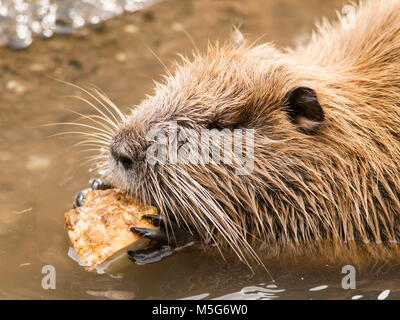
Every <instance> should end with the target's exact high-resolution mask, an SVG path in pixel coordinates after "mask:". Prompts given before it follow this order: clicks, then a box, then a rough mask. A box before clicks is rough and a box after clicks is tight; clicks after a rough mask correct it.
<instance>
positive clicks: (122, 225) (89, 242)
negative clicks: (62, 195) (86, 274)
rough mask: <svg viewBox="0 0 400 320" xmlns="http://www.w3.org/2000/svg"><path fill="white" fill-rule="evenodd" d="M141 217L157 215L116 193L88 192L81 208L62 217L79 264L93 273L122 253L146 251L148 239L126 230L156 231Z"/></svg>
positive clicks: (108, 191)
mask: <svg viewBox="0 0 400 320" xmlns="http://www.w3.org/2000/svg"><path fill="white" fill-rule="evenodd" d="M144 214H157V209H156V208H155V207H152V206H144V205H143V204H142V203H140V202H137V201H135V200H133V199H131V198H130V197H129V196H128V195H126V194H124V193H122V192H121V191H120V190H118V189H108V190H96V191H91V192H89V193H88V194H87V195H86V196H85V202H84V205H83V206H82V207H78V208H75V209H73V210H70V211H68V212H67V213H66V214H65V221H66V223H67V228H68V235H69V237H70V239H71V242H72V245H73V246H74V248H75V250H76V253H77V255H78V257H79V260H80V261H81V263H82V264H83V265H84V266H85V268H86V269H87V270H93V269H95V268H96V267H97V266H99V265H100V264H101V263H103V262H104V261H106V260H109V259H110V258H111V257H114V256H115V255H116V254H117V253H119V252H121V251H122V250H128V249H129V250H133V251H135V250H139V249H143V248H145V247H147V246H148V245H149V243H150V240H149V239H146V238H144V237H141V236H139V235H137V234H135V233H133V232H131V231H130V230H129V229H130V228H131V227H140V228H152V229H157V228H156V227H155V226H153V225H152V224H151V223H149V222H148V221H147V220H146V219H144V218H141V217H142V216H143V215H144Z"/></svg>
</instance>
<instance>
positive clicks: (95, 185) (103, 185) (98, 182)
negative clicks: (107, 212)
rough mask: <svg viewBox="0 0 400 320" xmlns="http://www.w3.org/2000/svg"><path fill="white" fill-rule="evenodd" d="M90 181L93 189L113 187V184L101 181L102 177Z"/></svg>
mask: <svg viewBox="0 0 400 320" xmlns="http://www.w3.org/2000/svg"><path fill="white" fill-rule="evenodd" d="M89 182H90V183H91V188H92V190H107V189H112V188H113V186H112V185H111V184H109V183H105V182H104V181H101V180H100V179H93V180H91V181H89Z"/></svg>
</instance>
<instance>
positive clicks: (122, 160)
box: [118, 156, 133, 170]
mask: <svg viewBox="0 0 400 320" xmlns="http://www.w3.org/2000/svg"><path fill="white" fill-rule="evenodd" d="M118 161H119V162H120V163H121V164H122V166H123V167H124V169H125V170H130V169H132V168H133V161H132V160H131V159H130V158H128V157H125V156H122V157H120V158H119V159H118Z"/></svg>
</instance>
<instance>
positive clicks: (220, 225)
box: [99, 0, 400, 261]
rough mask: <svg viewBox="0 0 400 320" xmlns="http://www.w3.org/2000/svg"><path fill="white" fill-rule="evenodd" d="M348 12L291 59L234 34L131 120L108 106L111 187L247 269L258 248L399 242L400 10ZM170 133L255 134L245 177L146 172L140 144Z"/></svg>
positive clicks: (205, 169)
mask: <svg viewBox="0 0 400 320" xmlns="http://www.w3.org/2000/svg"><path fill="white" fill-rule="evenodd" d="M354 8H355V14H354V15H352V14H351V12H350V14H349V15H347V16H346V17H341V18H339V20H338V21H337V22H334V23H328V22H324V23H323V24H322V25H319V26H317V31H316V32H315V33H313V35H312V38H311V40H310V42H309V44H307V45H305V46H300V47H298V48H296V49H285V50H280V49H277V48H276V47H275V46H274V45H273V44H271V43H266V44H262V45H254V44H248V43H247V42H246V41H245V40H244V39H243V37H242V36H241V34H240V33H239V32H238V31H235V32H234V35H235V37H234V38H235V39H234V41H230V42H227V43H225V44H219V43H215V44H213V45H209V48H208V51H207V53H206V54H204V55H202V54H199V53H197V52H196V53H195V54H194V57H193V59H186V58H183V60H182V62H181V63H178V64H177V66H176V70H175V73H174V74H173V75H172V74H168V76H167V77H165V81H164V82H163V83H160V84H157V85H156V88H155V93H154V94H153V95H152V96H148V97H147V99H146V100H144V101H143V102H142V103H141V104H140V105H139V106H137V107H136V108H134V109H133V110H132V112H131V113H130V114H129V115H127V116H125V115H123V114H121V113H120V112H119V111H118V110H117V108H116V107H115V106H114V105H112V103H111V102H110V101H109V100H106V101H105V102H107V103H108V104H109V105H111V106H112V109H113V110H115V117H113V118H112V117H111V116H110V117H109V118H110V119H109V120H110V121H109V122H111V120H112V122H113V124H112V125H113V127H112V128H108V127H109V126H110V125H109V124H107V125H105V127H107V130H105V131H108V132H102V133H100V135H99V140H101V141H100V142H99V143H104V144H105V145H106V147H107V152H106V153H107V154H106V155H105V157H106V160H105V163H104V165H105V168H106V169H107V170H106V171H107V172H108V174H106V176H105V179H106V180H107V182H110V183H111V184H112V185H115V186H118V187H119V188H122V189H124V190H126V191H128V192H129V193H131V194H132V195H133V196H134V197H136V198H137V199H139V200H141V201H144V202H149V203H151V204H154V205H157V206H158V207H159V209H160V211H161V213H162V214H163V215H164V216H165V218H166V224H167V225H168V224H169V221H171V220H174V221H175V223H177V224H178V225H179V226H180V228H183V229H188V230H189V231H191V232H193V233H196V234H197V235H198V236H199V237H200V238H201V239H202V240H203V241H208V240H210V239H211V240H212V241H214V242H215V243H216V244H217V245H218V246H220V247H222V246H224V245H225V246H229V247H231V248H232V249H233V250H234V251H235V252H236V254H237V255H238V256H239V257H240V258H241V259H243V260H246V261H250V260H249V257H253V258H255V259H257V254H256V249H257V248H258V247H259V244H260V243H262V244H264V245H265V246H266V247H267V248H269V250H276V249H278V250H280V249H282V248H287V247H291V248H295V250H294V251H296V252H302V250H303V249H304V248H309V247H314V248H315V247H318V244H319V243H325V242H326V241H331V242H332V243H336V242H343V243H350V242H352V241H353V240H354V241H355V242H357V241H359V242H361V243H365V242H369V241H370V242H374V243H391V244H393V243H396V242H397V241H399V240H400V223H399V221H400V200H399V198H398V194H399V193H400V1H398V0H380V1H364V2H361V3H360V4H358V5H357V6H355V7H354ZM104 99H106V98H104ZM171 122H172V123H176V124H177V126H178V130H179V131H180V132H186V131H188V132H197V133H199V134H200V132H201V130H204V129H210V130H211V129H214V132H215V130H218V132H221V133H222V135H224V134H225V133H226V132H233V131H232V130H234V129H254V155H253V157H254V165H253V167H252V170H250V171H249V172H248V173H247V174H237V172H236V169H237V165H235V164H227V163H224V162H223V161H222V162H221V163H220V164H213V163H206V164H204V163H202V162H201V161H198V162H197V163H187V164H175V163H171V161H167V162H165V163H160V162H158V163H156V164H154V165H151V164H149V162H148V159H147V157H146V155H147V151H148V149H149V148H150V147H151V146H152V143H151V142H150V141H148V139H147V138H146V134H147V133H148V132H149V130H155V129H159V130H161V132H165V133H167V132H168V130H169V125H170V123H171ZM108 129H110V130H108ZM111 129H112V130H111ZM223 129H229V130H228V131H224V130H223ZM227 134H229V133H227ZM179 147H181V145H179ZM211 147H212V146H211ZM167 229H168V228H167ZM134 231H135V232H141V233H143V234H144V235H145V236H148V237H150V238H151V237H154V236H155V235H154V234H148V233H146V230H134ZM172 231H173V230H172ZM157 236H160V235H159V234H158V235H157ZM170 238H171V237H170Z"/></svg>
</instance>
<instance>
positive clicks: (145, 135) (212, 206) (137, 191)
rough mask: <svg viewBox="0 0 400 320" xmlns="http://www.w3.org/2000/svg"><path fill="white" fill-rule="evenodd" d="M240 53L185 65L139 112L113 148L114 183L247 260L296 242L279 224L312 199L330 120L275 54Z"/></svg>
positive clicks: (219, 51) (237, 49)
mask: <svg viewBox="0 0 400 320" xmlns="http://www.w3.org/2000/svg"><path fill="white" fill-rule="evenodd" d="M234 43H235V44H234V45H232V44H226V45H223V46H219V45H218V44H216V45H214V46H210V47H209V49H208V52H207V54H206V55H195V57H194V58H193V60H192V61H188V60H186V59H184V61H183V63H182V64H180V65H178V66H177V70H176V72H175V74H174V75H173V76H172V75H170V76H168V77H166V78H165V82H164V83H163V84H158V85H157V86H156V88H155V93H154V95H153V96H149V97H148V98H147V99H146V100H145V101H143V102H142V103H141V104H140V106H138V107H137V108H135V109H133V110H132V112H131V114H130V115H129V116H127V118H126V120H125V121H123V122H122V123H121V124H120V126H119V129H118V130H117V132H116V133H115V135H114V136H113V138H112V141H111V144H110V157H109V167H110V171H111V174H110V177H109V178H110V179H111V182H112V183H113V184H114V185H116V186H118V187H120V188H122V189H124V190H127V191H129V192H130V193H131V194H132V195H133V196H134V197H136V198H138V199H139V200H141V201H145V202H148V203H152V204H154V205H157V206H158V207H159V208H160V211H161V212H162V213H163V214H165V215H166V216H167V217H168V218H171V217H173V218H174V219H175V220H176V221H177V222H178V223H180V225H182V226H183V227H188V228H191V229H196V231H197V232H198V233H199V234H200V235H201V236H202V237H203V238H204V239H206V238H212V239H213V240H214V241H215V242H217V243H218V244H222V243H228V244H229V245H230V246H231V247H232V248H233V249H234V250H235V251H236V252H237V253H238V254H239V255H240V256H241V257H242V258H245V255H246V253H249V252H250V253H253V251H252V249H251V247H250V245H249V240H254V239H262V240H266V239H278V238H281V237H282V235H280V234H279V235H278V233H281V232H283V233H287V229H288V226H287V225H286V224H285V222H283V221H280V220H279V219H278V218H276V217H275V215H276V214H279V215H282V212H280V210H282V207H283V206H284V204H286V206H287V208H288V210H289V212H288V214H295V213H294V211H293V207H294V206H298V205H299V204H297V203H293V198H294V197H296V194H298V193H301V192H306V193H309V190H308V189H307V188H306V186H305V185H304V184H305V180H306V179H308V175H309V174H308V173H307V172H306V171H305V170H306V169H307V167H306V164H305V162H306V161H307V155H303V154H302V152H303V151H302V150H303V149H304V150H305V152H306V153H309V152H310V150H309V148H310V143H312V141H314V140H316V139H318V135H319V131H320V129H321V128H320V127H321V126H322V125H323V122H324V111H323V108H322V107H321V105H320V103H319V101H318V93H317V92H316V91H315V90H314V89H313V88H312V86H310V85H309V84H310V81H309V80H308V78H307V77H305V78H304V79H301V77H299V74H298V73H297V74H296V73H294V72H293V68H292V67H291V64H290V61H286V59H285V58H284V56H283V55H282V54H281V53H280V52H278V51H277V50H276V49H275V48H273V47H272V46H271V45H262V46H259V47H249V46H246V45H245V44H244V43H242V42H240V43H237V41H236V42H234ZM207 133H208V134H209V135H208V137H211V139H207ZM160 137H161V138H160ZM171 137H173V138H171ZM177 137H178V138H177ZM226 139H228V140H226ZM229 139H231V140H229ZM206 141H207V142H208V144H206V143H207V142H206ZM228 143H229V144H230V143H232V145H231V146H232V147H231V148H230V149H229V148H228V147H229V146H228ZM237 143H239V144H240V143H241V145H239V147H241V148H240V149H239V150H237V149H235V147H237ZM163 146H167V147H166V148H165V149H162V147H163ZM174 148H175V149H174ZM163 150H164V151H165V154H163ZM171 150H172V151H173V150H175V151H176V153H175V155H176V157H175V158H174V157H173V156H172V155H171V153H169V152H170V151H171ZM219 151H220V152H221V153H219ZM213 152H216V154H220V156H221V158H220V161H219V163H217V162H218V159H217V161H213V160H215V157H214V154H213ZM224 152H226V154H225V153H224ZM296 153H297V154H296ZM205 155H206V156H207V155H208V156H209V160H210V161H205V160H204V156H205ZM224 157H227V158H224ZM303 175H304V176H305V177H303ZM306 189H307V190H306ZM303 205H304V204H303ZM277 211H278V212H277ZM309 227H310V229H311V228H313V225H312V224H311V223H310V225H309ZM302 230H303V232H304V234H303V235H302V238H306V237H307V236H308V235H309V231H308V228H307V230H305V229H302ZM284 237H285V236H284ZM287 237H292V235H291V234H287ZM296 237H298V235H297V234H296ZM244 249H245V250H244Z"/></svg>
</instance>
